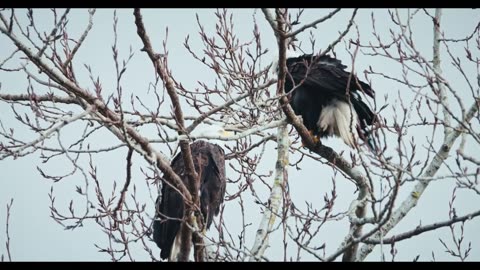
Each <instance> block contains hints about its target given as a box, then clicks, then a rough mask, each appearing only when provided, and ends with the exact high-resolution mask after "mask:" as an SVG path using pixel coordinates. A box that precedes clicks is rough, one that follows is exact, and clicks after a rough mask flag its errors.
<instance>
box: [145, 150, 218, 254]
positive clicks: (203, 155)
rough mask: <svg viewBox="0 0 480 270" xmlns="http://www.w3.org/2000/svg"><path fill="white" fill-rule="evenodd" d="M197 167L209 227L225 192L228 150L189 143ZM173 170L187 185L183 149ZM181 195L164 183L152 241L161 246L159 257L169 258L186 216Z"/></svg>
mask: <svg viewBox="0 0 480 270" xmlns="http://www.w3.org/2000/svg"><path fill="white" fill-rule="evenodd" d="M190 149H191V151H192V158H193V163H194V165H195V170H196V171H197V174H198V175H199V177H200V190H199V194H200V209H201V212H202V215H203V218H204V219H205V221H204V224H205V225H206V226H207V229H208V228H210V225H211V224H212V221H213V216H214V215H218V213H219V211H220V205H221V204H222V203H223V197H224V195H225V186H226V178H225V152H224V151H223V149H222V148H221V147H220V146H218V145H216V144H211V143H208V142H206V141H195V142H194V143H192V144H191V145H190ZM171 166H172V169H173V171H175V173H176V174H177V175H178V176H179V177H180V178H181V179H182V181H183V183H185V184H187V181H188V180H187V175H186V173H185V165H184V163H183V156H182V153H181V152H180V153H179V154H178V155H176V156H175V158H174V159H173V161H172V163H171ZM183 210H184V202H183V198H182V196H181V195H180V194H179V193H178V192H177V191H176V190H175V189H173V188H172V187H171V186H170V185H168V184H166V183H164V184H163V186H162V193H161V196H159V197H158V198H157V202H156V214H155V220H154V222H153V240H154V241H155V243H156V244H157V246H158V247H159V248H160V249H161V253H160V257H161V258H162V259H166V258H169V257H170V252H171V250H172V246H173V245H174V242H175V237H176V236H177V233H178V231H179V229H180V224H181V220H182V218H183Z"/></svg>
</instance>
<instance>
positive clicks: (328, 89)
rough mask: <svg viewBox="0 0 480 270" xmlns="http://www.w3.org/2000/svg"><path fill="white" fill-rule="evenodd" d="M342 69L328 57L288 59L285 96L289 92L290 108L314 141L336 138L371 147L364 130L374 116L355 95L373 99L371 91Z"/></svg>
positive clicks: (366, 85) (350, 144)
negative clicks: (363, 142)
mask: <svg viewBox="0 0 480 270" xmlns="http://www.w3.org/2000/svg"><path fill="white" fill-rule="evenodd" d="M345 68H346V66H345V65H342V62H341V61H340V60H338V59H335V58H332V57H330V56H329V55H323V56H320V57H318V56H314V55H311V54H305V55H301V56H298V57H289V58H287V69H288V74H287V75H286V78H285V92H286V93H290V92H291V96H290V105H291V106H292V108H293V110H294V112H295V114H297V115H300V116H301V117H302V119H303V123H304V125H305V127H306V128H307V129H308V130H309V131H310V132H311V134H312V135H314V136H315V137H314V138H315V139H316V140H318V139H319V138H321V137H328V136H338V137H340V138H342V139H343V141H344V142H345V143H346V144H347V145H349V146H350V147H354V145H355V142H356V140H357V139H358V137H360V138H361V139H363V140H365V141H367V142H368V143H369V145H370V146H371V147H373V145H372V142H371V141H368V140H367V137H368V130H367V127H368V126H370V125H372V124H373V122H374V119H375V115H374V113H373V112H372V110H371V109H370V108H369V106H368V105H367V104H366V103H365V102H363V100H362V97H361V95H360V94H359V93H360V92H361V93H365V94H366V95H368V96H370V97H372V98H373V97H374V91H373V90H372V88H371V87H370V85H368V84H367V83H365V82H362V81H360V80H359V79H358V78H357V77H356V76H355V75H351V74H350V73H349V72H347V71H345ZM347 86H348V89H347Z"/></svg>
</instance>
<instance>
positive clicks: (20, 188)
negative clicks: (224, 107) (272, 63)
mask: <svg viewBox="0 0 480 270" xmlns="http://www.w3.org/2000/svg"><path fill="white" fill-rule="evenodd" d="M22 12H23V11H22V10H18V11H17V13H18V14H20V13H22ZM213 12H214V11H213V10H210V9H197V10H195V9H145V10H142V14H143V17H144V20H145V24H146V27H147V31H148V32H149V35H150V38H151V39H152V43H153V44H154V45H155V46H156V48H155V49H156V50H157V51H160V49H161V46H162V40H163V39H164V37H165V32H166V31H165V29H166V27H168V29H169V30H168V44H167V46H168V50H169V65H170V68H171V70H172V72H173V75H174V76H175V78H176V80H177V81H181V82H182V84H183V85H185V87H186V88H189V89H194V88H195V87H198V84H197V81H209V82H211V81H212V79H213V77H212V74H211V73H207V70H206V69H205V67H204V66H202V65H201V64H199V63H198V62H196V61H192V58H191V56H190V55H189V54H188V53H187V51H186V49H185V48H184V47H183V45H182V44H183V42H184V40H185V38H186V36H187V35H190V44H191V46H192V48H193V49H194V50H196V51H200V50H201V48H202V47H201V44H200V39H199V37H198V25H197V21H196V17H195V14H198V16H199V18H200V21H201V22H202V23H203V24H204V25H205V27H206V29H207V32H208V31H210V32H211V31H214V29H215V28H214V26H215V23H216V17H215V16H214V15H213ZM231 12H232V13H233V15H234V17H233V18H234V22H235V27H236V32H235V33H236V34H237V35H238V37H239V38H240V39H242V40H248V39H250V38H251V36H252V29H253V20H252V18H256V21H257V23H258V25H259V27H260V32H261V33H262V42H263V47H264V48H269V49H270V51H271V52H270V53H269V57H270V56H271V57H272V58H273V55H274V54H275V51H276V49H275V46H276V42H275V39H274V36H273V32H272V30H271V29H270V26H269V25H268V24H267V23H266V22H265V20H264V17H263V14H262V13H261V11H260V10H253V9H235V10H233V11H231ZM328 12H329V10H317V9H307V10H306V11H305V15H304V17H303V19H302V23H306V22H310V21H313V20H314V19H315V18H318V17H320V16H323V15H325V14H326V13H328ZM372 12H374V13H375V18H376V21H377V30H378V31H379V33H380V34H381V35H384V36H385V39H387V37H388V35H389V32H388V28H389V27H391V23H387V22H389V21H390V19H389V15H388V13H387V11H386V10H382V9H375V10H370V9H361V10H359V12H358V16H357V18H356V23H357V25H358V28H359V33H360V36H361V40H362V43H364V44H366V43H368V41H369V40H372V41H373V40H374V39H373V35H372V29H371V20H370V19H371V13H372ZM401 12H402V13H405V12H406V10H402V11H401ZM132 13H133V11H132V10H130V9H120V10H117V15H118V18H119V21H118V29H120V31H119V36H118V38H119V42H118V44H119V51H120V55H121V57H126V56H127V55H128V51H129V47H130V46H131V48H132V50H133V51H134V53H135V55H134V57H133V59H132V61H131V63H130V64H129V67H128V70H127V72H126V74H125V78H124V80H123V87H124V89H125V90H124V91H126V93H128V95H130V94H131V93H133V94H134V95H138V96H139V97H141V98H142V100H143V101H144V102H145V104H146V106H149V105H152V106H153V105H154V104H155V101H154V98H153V95H152V93H151V92H149V91H148V89H149V83H150V82H153V81H155V77H154V75H155V74H154V71H153V69H152V65H151V63H150V60H149V59H148V57H147V56H146V54H145V53H144V52H141V51H140V49H141V48H142V44H141V42H140V39H139V38H138V36H137V34H136V27H135V24H134V17H133V14H132ZM35 14H36V19H37V23H38V25H49V26H50V25H51V23H52V17H51V15H50V13H49V11H48V10H35ZM432 14H433V12H432ZM350 15H351V10H348V9H347V10H342V11H341V12H340V13H339V15H336V16H335V17H334V18H333V19H332V20H330V21H328V22H327V23H326V24H322V25H320V26H319V27H318V28H317V29H313V30H312V34H313V36H314V37H315V39H316V50H317V51H318V50H319V49H320V48H323V46H325V45H326V44H327V43H329V42H331V40H333V39H335V38H336V37H337V35H338V32H339V31H342V30H343V29H344V28H345V26H346V25H347V22H348V18H349V17H350ZM420 17H422V18H423V19H415V21H413V22H412V26H413V32H414V36H415V38H416V41H417V43H416V47H417V48H418V49H419V50H420V51H421V52H423V53H424V55H425V56H426V57H428V58H431V55H432V52H431V51H432V40H433V31H432V23H431V20H429V19H428V18H427V17H426V16H420ZM21 18H22V19H23V20H24V19H25V17H24V16H21ZM112 21H113V10H111V9H99V10H97V12H96V14H95V17H94V26H93V29H92V31H91V33H90V34H89V36H88V37H87V40H86V41H85V44H84V46H82V48H81V49H80V50H79V52H78V56H77V60H76V63H75V64H76V65H77V68H76V69H77V77H78V78H79V81H80V82H83V83H84V84H85V85H86V86H88V87H92V86H91V83H90V81H89V78H88V73H86V71H85V69H84V68H83V64H88V65H90V66H91V67H92V70H93V73H94V74H95V76H99V78H100V80H101V82H102V85H103V88H104V91H105V93H106V94H105V95H107V93H110V92H113V91H114V89H115V69H114V62H113V60H112V54H111V46H112V44H113V31H112ZM442 21H443V23H442V29H443V30H444V31H445V33H446V34H447V36H449V37H452V38H463V37H465V36H467V35H469V34H471V32H472V31H473V29H474V28H475V26H476V25H477V23H478V22H479V21H480V13H479V11H478V10H458V9H446V10H444V15H443V19H442ZM384 22H385V23H384ZM87 23H88V12H87V10H83V9H79V10H75V9H74V10H72V11H71V12H70V16H69V24H68V29H69V33H70V34H71V36H74V37H78V35H79V34H80V33H81V32H82V31H83V29H84V28H85V26H86V25H87ZM355 35H356V34H355V31H352V32H351V33H349V35H347V37H346V40H348V39H349V38H350V37H354V36H355ZM299 39H300V40H301V41H303V46H302V47H303V49H305V50H306V51H307V52H310V47H309V45H308V44H309V43H308V40H309V33H308V32H305V33H303V34H301V35H300V36H299ZM344 44H345V43H343V42H341V43H340V44H339V45H338V46H337V48H336V49H335V52H336V53H337V57H338V58H339V59H341V60H342V62H343V63H344V64H346V65H347V66H348V67H350V66H351V61H350V56H349V55H348V53H347V52H346V50H345V45H344ZM0 48H2V49H1V50H0V57H1V59H4V58H5V57H6V56H7V55H8V53H10V52H11V51H12V50H11V48H13V44H12V42H11V41H10V40H8V39H7V38H6V37H5V36H3V35H2V36H0ZM462 50H463V48H462V47H454V48H453V51H454V52H461V51H462ZM442 53H443V54H444V55H445V50H443V51H442ZM267 59H271V58H267ZM444 61H447V62H448V61H449V60H448V59H445V60H444ZM368 66H372V67H373V68H374V69H375V70H377V71H384V72H385V73H387V74H395V72H398V71H399V69H398V67H394V66H393V65H392V64H391V63H390V62H387V61H386V60H385V59H384V58H380V57H369V56H366V55H362V54H359V56H358V58H357V60H356V63H355V69H356V70H357V71H358V73H359V74H362V75H361V77H362V79H363V78H364V77H363V73H362V71H363V70H364V69H367V68H368ZM467 72H468V74H469V75H471V76H476V74H477V71H476V70H475V69H474V68H472V69H469V70H467ZM444 74H446V77H447V78H449V79H450V82H451V84H452V86H453V87H458V90H457V91H458V93H459V95H460V96H461V97H462V98H463V99H464V100H465V104H468V105H469V104H471V103H472V102H471V101H470V100H472V98H471V96H470V95H469V92H467V90H466V88H464V86H465V85H464V82H462V80H461V78H458V77H459V75H458V74H457V73H455V71H454V70H453V68H451V67H450V66H446V65H445V68H444ZM450 74H454V75H451V76H450ZM0 82H1V84H2V86H1V91H2V92H8V93H23V92H25V89H26V87H27V82H26V80H25V75H24V74H21V73H15V74H13V73H6V72H0ZM372 86H373V88H374V89H375V90H376V97H377V98H376V102H377V106H378V107H381V106H382V105H383V103H384V96H385V95H389V101H390V102H391V106H389V107H387V109H386V110H385V114H387V115H388V114H391V115H392V112H393V108H394V107H395V106H396V105H395V104H394V103H393V102H394V101H395V99H396V98H398V96H399V95H400V96H401V97H402V99H403V100H404V102H406V104H409V103H412V102H413V101H414V100H415V96H414V95H413V94H412V92H411V91H406V89H404V86H401V85H398V84H393V83H392V82H391V81H387V80H384V79H381V78H376V77H372ZM472 101H473V100H472ZM164 109H165V111H163V113H164V114H168V113H169V111H168V110H169V107H167V106H164ZM457 109H458V108H455V110H457ZM184 110H185V111H186V113H187V114H192V113H193V111H191V110H188V109H187V108H186V107H185V108H184ZM0 112H1V118H2V122H3V125H4V126H5V127H8V128H10V127H12V128H18V131H17V132H21V135H20V136H22V137H23V138H24V139H25V140H27V141H28V140H31V139H33V138H34V137H32V134H33V133H31V131H28V130H22V128H19V125H18V123H17V122H16V121H15V119H14V115H13V113H12V111H11V109H10V107H9V105H8V104H6V103H4V102H0ZM476 124H478V123H476ZM79 127H80V126H79V125H71V126H67V128H66V129H65V130H64V131H62V133H61V136H62V139H63V140H65V142H70V141H69V138H70V137H73V135H74V134H77V133H78V132H79V130H78V128H79ZM428 130H429V129H428V128H427V129H425V128H421V127H418V128H412V129H410V130H409V133H408V134H407V137H415V140H416V142H417V143H419V144H422V143H425V142H426V140H425V137H426V136H428V134H429V132H428ZM22 132H23V133H22ZM143 132H144V134H145V135H146V136H148V137H150V138H154V137H155V136H156V131H155V130H153V129H152V130H144V131H143ZM271 132H272V133H274V132H275V129H272V131H271ZM29 138H30V139H29ZM73 140H74V139H72V141H73ZM115 141H116V138H114V137H113V135H111V134H109V133H108V132H106V131H103V132H100V133H99V134H97V136H96V137H95V142H92V147H93V148H95V147H97V148H98V147H99V146H102V145H112V142H115ZM93 143H94V144H95V146H94V145H93ZM324 143H325V144H327V145H329V146H331V147H332V148H334V149H335V150H337V151H341V150H345V151H350V150H349V149H348V148H347V147H346V146H345V145H344V144H343V143H342V142H341V141H340V140H339V139H328V140H326V141H325V142H324ZM472 145H473V148H468V147H467V152H469V154H470V155H472V156H475V157H477V158H480V154H479V153H480V149H478V145H475V144H472ZM267 146H268V147H267V151H266V154H265V156H264V158H263V160H262V163H261V166H260V170H263V171H265V172H268V171H270V170H273V169H274V166H275V158H276V150H275V148H274V143H273V142H270V143H268V145H267ZM157 147H158V149H161V150H165V149H166V148H162V147H161V146H157ZM475 147H477V148H475ZM418 151H419V153H422V151H423V152H425V150H424V149H419V150H418ZM126 152H127V151H126V149H124V148H122V149H120V150H116V151H114V152H111V153H107V154H99V155H95V156H94V161H95V163H96V165H97V167H98V175H99V177H100V178H101V179H102V187H104V188H105V190H110V189H111V186H112V182H113V181H118V183H123V181H124V169H123V168H124V167H125V155H126ZM165 153H168V152H165ZM425 153H426V152H425ZM39 155H40V153H39V152H36V153H35V154H33V155H29V156H26V157H22V158H18V159H15V160H14V159H12V158H8V159H5V160H2V161H0V172H1V178H0V181H1V183H2V188H1V189H0V253H1V254H6V250H5V244H4V243H5V222H4V221H5V217H6V204H7V202H9V201H10V198H14V203H13V208H12V214H11V217H10V237H11V240H10V241H11V252H12V258H13V260H108V259H109V257H108V256H106V255H105V254H102V253H100V252H98V251H97V249H96V248H95V246H94V243H96V244H99V245H101V246H104V245H106V242H107V237H106V235H105V234H103V233H102V232H101V231H100V230H99V228H98V226H95V225H94V224H93V222H87V223H86V224H85V226H84V227H81V228H78V229H76V230H73V231H70V230H63V229H62V227H61V226H59V225H58V224H57V223H55V222H54V221H53V220H52V219H51V218H50V217H49V215H50V210H49V205H50V201H49V196H48V193H49V191H50V188H51V187H53V189H54V190H55V194H56V200H57V202H59V203H58V205H62V203H60V202H64V203H63V205H64V209H61V210H67V207H68V203H69V202H70V200H71V199H72V198H73V199H74V201H75V186H76V185H79V184H82V183H83V179H82V177H81V176H80V175H77V176H76V177H72V178H68V179H66V180H64V181H61V182H59V183H56V184H53V185H52V182H51V181H49V180H45V179H44V178H42V176H41V175H40V173H39V172H38V170H37V169H36V167H37V166H39V167H40V168H42V170H46V171H49V172H50V173H54V174H57V175H61V174H62V173H66V172H69V171H70V170H71V165H70V164H69V163H68V162H67V161H65V160H63V159H60V158H58V159H56V160H55V161H54V162H49V163H47V164H42V163H41V161H40V159H39ZM297 158H298V157H295V156H291V160H296V159H297ZM81 162H83V164H87V162H88V158H86V157H85V158H82V159H81ZM449 162H451V163H454V162H455V161H454V159H450V160H449ZM134 164H135V165H134V168H133V179H134V183H133V184H135V185H136V187H137V192H138V194H139V196H142V198H144V199H145V201H146V202H147V207H149V208H151V209H152V213H153V201H154V199H155V196H156V194H155V193H150V192H149V191H148V189H147V187H146V184H145V181H144V177H143V175H142V173H141V171H140V166H145V165H146V164H145V162H144V161H143V160H142V159H141V158H139V157H138V156H137V157H134ZM300 167H301V168H302V169H301V170H298V171H297V170H295V168H290V169H289V187H290V192H291V197H292V200H293V201H294V203H295V204H296V205H297V206H299V207H304V206H305V203H306V202H308V203H312V204H313V205H316V204H323V196H324V194H325V192H329V191H330V189H331V187H332V183H331V182H332V181H331V178H332V176H333V170H332V168H331V167H329V166H327V165H323V164H320V163H318V162H315V161H313V160H310V159H305V160H303V161H302V163H301V165H300ZM119 168H121V170H120V171H119ZM232 173H233V171H232V170H231V169H230V168H229V166H227V175H229V174H232ZM446 173H448V170H447V169H445V166H444V167H443V168H442V169H440V171H439V172H438V175H442V174H446ZM272 181H273V177H272ZM336 184H337V192H338V193H339V198H338V199H337V202H336V205H335V207H336V209H337V211H341V210H342V209H343V211H345V210H346V209H348V206H349V204H350V203H351V200H352V199H353V198H355V197H356V194H354V192H355V186H354V185H353V184H352V183H351V182H349V181H345V180H344V179H343V178H342V179H341V180H337V181H336ZM411 186H412V185H408V184H407V185H405V186H404V187H402V191H401V192H400V194H399V202H401V201H402V200H403V199H404V198H405V197H406V196H409V194H408V191H410V190H411ZM453 186H454V181H453V180H451V179H449V180H439V181H436V182H435V183H433V184H432V185H431V186H430V187H429V188H428V189H427V191H426V193H425V194H424V196H423V197H422V199H421V200H420V202H419V205H418V206H417V207H416V208H414V209H413V210H412V211H411V212H410V213H409V215H408V217H406V218H405V219H404V220H403V221H402V222H401V223H400V224H399V226H397V227H396V228H395V229H394V230H393V231H392V233H398V232H402V231H405V230H409V229H413V228H414V227H416V226H417V225H419V224H422V225H425V224H429V223H432V222H437V221H443V220H446V219H447V218H448V202H449V200H450V199H451V190H452V187H453ZM235 188H236V186H233V185H232V186H228V187H227V189H228V190H230V191H232V190H235ZM256 191H257V192H258V193H259V194H261V195H263V196H264V197H263V198H265V200H266V199H267V198H268V191H267V189H266V188H265V187H264V186H259V187H258V190H256ZM248 198H249V195H248V194H247V195H246V198H245V200H246V205H247V206H251V208H248V207H247V208H246V209H249V210H250V211H249V212H248V214H247V215H246V222H247V223H250V222H251V223H252V225H251V226H249V227H248V230H249V233H248V234H247V239H246V242H247V246H248V245H249V246H250V247H251V246H252V244H253V240H254V235H255V230H256V229H257V227H258V224H259V222H260V217H261V214H262V213H261V212H260V209H259V208H258V207H256V205H255V204H254V203H253V202H252V201H248ZM250 198H251V197H250ZM82 202H83V201H81V200H79V201H78V203H82ZM456 203H457V205H458V206H459V207H458V215H461V214H465V213H468V212H471V211H473V210H476V209H478V205H480V199H479V197H478V196H473V195H472V194H471V192H470V193H469V192H463V191H458V192H457V201H456ZM239 211H240V209H239V207H238V202H236V201H233V202H227V204H226V209H225V217H224V218H225V222H226V223H227V225H228V226H229V227H231V228H232V230H231V231H232V232H239V231H240V230H241V226H240V222H239ZM277 223H278V220H277ZM322 231H323V234H322V237H324V238H322V241H324V242H325V243H326V253H327V254H329V253H332V252H333V251H335V250H336V249H337V247H338V245H339V244H340V243H341V241H342V240H343V237H344V236H345V235H346V233H347V231H348V223H347V222H346V221H342V222H338V223H337V222H335V223H329V224H327V225H326V226H325V227H324V228H323V230H322ZM465 236H466V241H471V242H472V248H473V249H472V254H471V256H470V257H469V259H470V260H477V261H478V260H480V221H479V220H478V219H477V220H474V221H472V222H469V223H467V224H466V225H465ZM439 238H442V239H444V240H445V241H446V242H447V243H449V241H451V237H450V235H449V229H448V228H443V229H440V230H437V231H435V232H430V233H425V234H423V235H420V236H418V237H414V238H412V239H409V240H405V241H402V242H400V243H398V244H397V245H396V248H397V249H398V255H397V257H396V259H397V260H413V259H414V258H415V256H417V255H420V260H430V259H431V252H432V251H434V252H435V257H436V259H437V260H451V259H453V258H452V257H451V256H449V255H448V254H446V253H445V251H444V248H443V246H442V245H441V243H440V241H439V240H438V239H439ZM319 245H320V243H319ZM151 246H152V248H153V250H154V251H155V252H159V250H158V248H157V247H156V245H155V244H154V243H153V242H152V243H151ZM291 248H293V246H292V247H291ZM384 249H386V250H387V251H386V253H387V254H389V247H384ZM282 250H283V244H282V233H281V231H276V232H275V233H274V234H273V237H271V239H270V248H269V249H268V250H267V252H266V257H268V258H270V259H271V260H281V259H283V251H282ZM133 253H134V254H135V255H136V259H138V260H148V258H149V257H148V255H147V254H145V252H143V250H141V249H140V248H139V249H138V250H133ZM387 258H389V257H388V256H387ZM302 259H303V260H314V257H312V256H311V255H308V254H305V255H304V256H303V257H302ZM367 259H368V260H375V261H376V260H380V251H379V248H378V247H377V248H376V250H375V251H374V252H373V253H372V254H371V255H370V256H369V257H367Z"/></svg>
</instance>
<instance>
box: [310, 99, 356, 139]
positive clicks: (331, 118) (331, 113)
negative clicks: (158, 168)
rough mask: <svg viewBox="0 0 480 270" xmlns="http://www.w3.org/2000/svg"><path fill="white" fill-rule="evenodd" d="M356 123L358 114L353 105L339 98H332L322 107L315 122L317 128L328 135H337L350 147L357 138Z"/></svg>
mask: <svg viewBox="0 0 480 270" xmlns="http://www.w3.org/2000/svg"><path fill="white" fill-rule="evenodd" d="M352 116H353V119H352ZM357 124H358V116H357V113H356V112H355V110H354V109H353V107H352V106H351V105H350V104H348V103H347V102H344V101H340V100H333V101H332V103H331V104H330V105H328V106H325V107H323V109H322V112H321V114H320V117H319V118H318V122H317V126H318V128H319V129H320V130H322V131H323V132H325V133H326V134H327V135H328V136H333V135H337V136H339V137H340V138H342V139H343V141H344V142H345V143H346V144H347V145H349V146H350V147H352V148H353V147H354V146H355V141H356V140H357V138H358V134H357V129H356V126H357Z"/></svg>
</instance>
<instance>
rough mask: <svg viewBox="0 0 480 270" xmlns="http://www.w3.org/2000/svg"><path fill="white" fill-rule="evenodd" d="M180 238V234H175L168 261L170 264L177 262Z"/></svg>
mask: <svg viewBox="0 0 480 270" xmlns="http://www.w3.org/2000/svg"><path fill="white" fill-rule="evenodd" d="M180 238H181V237H180V233H177V236H175V240H174V241H173V245H172V249H171V250H170V257H169V259H168V261H170V262H176V261H178V258H177V255H178V253H179V252H180V246H181V245H182V244H181V239H180Z"/></svg>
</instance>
